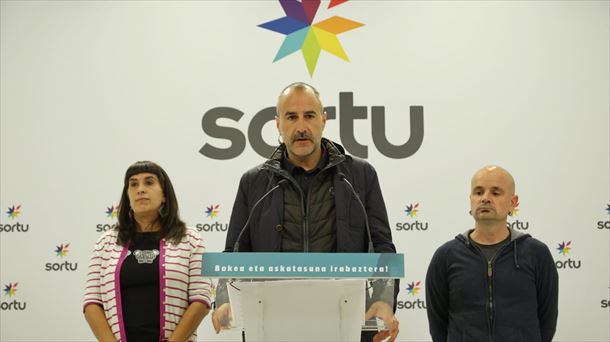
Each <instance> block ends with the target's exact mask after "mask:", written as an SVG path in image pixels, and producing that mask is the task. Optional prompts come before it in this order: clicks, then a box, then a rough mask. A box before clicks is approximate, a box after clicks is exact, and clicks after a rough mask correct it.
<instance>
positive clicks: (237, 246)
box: [233, 179, 288, 252]
mask: <svg viewBox="0 0 610 342" xmlns="http://www.w3.org/2000/svg"><path fill="white" fill-rule="evenodd" d="M286 183H288V180H286V179H282V180H280V181H279V182H277V184H276V185H275V186H274V187H273V188H271V189H269V191H267V192H266V193H265V194H264V195H263V196H261V198H259V199H258V201H256V203H254V205H253V206H252V210H250V214H248V219H246V223H244V227H243V228H242V229H241V231H240V232H239V235H237V240H236V241H235V244H234V245H233V252H239V240H240V239H241V236H242V235H244V232H245V231H246V228H248V224H249V223H250V219H251V218H252V215H253V214H254V210H255V209H256V207H258V205H259V204H260V203H261V202H262V201H263V200H264V199H265V198H267V196H269V195H270V194H271V193H272V192H274V191H275V190H277V189H279V188H281V187H282V186H283V185H284V184H286Z"/></svg>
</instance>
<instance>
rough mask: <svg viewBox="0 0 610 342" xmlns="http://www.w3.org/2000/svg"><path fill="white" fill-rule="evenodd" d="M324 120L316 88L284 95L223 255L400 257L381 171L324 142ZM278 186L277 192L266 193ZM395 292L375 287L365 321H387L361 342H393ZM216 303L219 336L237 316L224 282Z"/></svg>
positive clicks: (238, 202)
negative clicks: (273, 136)
mask: <svg viewBox="0 0 610 342" xmlns="http://www.w3.org/2000/svg"><path fill="white" fill-rule="evenodd" d="M326 119H327V116H326V112H325V111H324V106H323V105H322V101H321V100H320V94H319V93H318V91H317V90H316V89H315V88H314V87H313V86H311V85H309V84H307V83H302V82H297V83H293V84H290V85H288V86H287V87H286V88H284V89H283V90H282V92H281V93H280V96H279V97H278V101H277V116H276V118H275V123H276V127H277V130H278V134H279V139H278V140H279V141H280V142H281V143H280V145H279V146H278V148H277V149H276V150H275V152H273V154H272V155H271V157H270V158H269V159H268V160H267V161H265V162H264V163H263V164H261V165H258V166H256V167H254V168H252V169H250V170H248V171H247V172H246V173H244V175H243V176H242V178H241V181H240V183H239V187H238V190H237V195H236V197H235V202H234V204H233V212H232V213H231V221H230V222H229V229H228V231H227V238H226V243H225V252H236V250H235V247H236V246H237V245H238V247H239V248H238V249H239V252H293V253H296V252H305V253H335V252H337V253H366V252H369V251H370V252H376V253H396V247H395V246H394V243H393V242H392V232H391V229H390V225H389V223H388V214H387V211H386V207H385V203H384V200H383V195H382V193H381V188H380V186H379V179H378V177H377V172H376V171H375V169H374V168H373V166H372V165H370V164H369V163H368V162H366V161H365V160H361V159H358V158H355V157H352V156H350V155H348V154H346V153H345V150H344V149H343V147H342V146H341V145H339V144H337V143H335V142H332V141H330V140H329V139H326V138H324V137H323V132H324V128H325V127H326ZM348 182H349V183H348ZM282 183H283V184H284V185H283V186H281V188H278V185H280V184H282ZM352 186H353V188H354V189H355V190H354V191H355V192H356V193H357V194H359V195H358V196H359V200H360V201H361V202H362V205H363V206H364V208H363V210H360V208H361V207H360V204H359V203H358V202H357V201H358V199H357V198H356V197H355V196H354V194H353V192H352V190H351V189H350V187H352ZM274 187H275V188H276V189H278V190H277V191H274V190H272V191H271V192H269V191H270V190H271V189H273V188H274ZM266 193H268V194H269V196H267V195H265V194H266ZM265 196H267V197H265ZM263 197H265V198H263ZM261 199H264V201H263V202H260V206H258V207H257V206H256V205H257V201H260V200H261ZM246 224H247V226H246ZM367 224H368V226H369V227H370V238H369V234H368V230H367ZM242 232H243V233H242ZM242 234H243V235H242ZM369 246H370V248H369ZM394 284H395V285H394ZM397 291H398V281H396V282H395V283H394V282H386V281H376V282H373V283H372V293H371V296H370V297H367V309H366V313H365V318H366V319H372V318H374V317H377V318H380V319H382V320H383V322H384V329H383V330H381V331H379V332H371V331H363V332H362V335H361V341H366V342H370V341H381V340H384V339H386V338H388V339H387V341H388V342H393V341H394V340H396V337H397V336H398V333H399V328H398V325H399V323H398V320H397V319H396V316H395V315H394V311H395V310H396V304H395V303H396V296H397V294H398V292H397ZM215 304H216V309H215V310H214V312H213V314H212V323H213V325H214V329H215V330H216V332H217V333H218V332H220V331H221V327H222V326H223V325H226V323H227V322H228V320H229V318H230V317H231V315H232V312H231V307H230V305H229V303H228V296H227V291H226V283H224V282H219V285H218V288H217V291H216V302H215ZM296 337H297V338H298V336H296ZM246 340H247V332H246Z"/></svg>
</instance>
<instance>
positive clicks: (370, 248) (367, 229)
mask: <svg viewBox="0 0 610 342" xmlns="http://www.w3.org/2000/svg"><path fill="white" fill-rule="evenodd" d="M337 176H338V177H339V179H341V181H342V182H345V184H347V186H348V188H349V189H350V190H351V191H352V194H353V195H354V197H355V198H356V200H357V201H358V204H360V208H361V209H362V212H363V213H364V224H365V226H366V234H367V236H368V238H369V247H368V251H367V253H375V249H374V248H373V239H372V238H371V227H369V218H368V216H367V215H366V209H365V208H364V204H362V201H361V200H360V196H358V193H357V192H356V190H355V189H354V187H353V186H352V183H350V182H349V181H348V180H347V177H345V174H343V172H337Z"/></svg>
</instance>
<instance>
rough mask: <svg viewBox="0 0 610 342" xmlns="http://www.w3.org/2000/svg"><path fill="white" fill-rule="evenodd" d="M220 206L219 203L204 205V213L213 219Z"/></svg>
mask: <svg viewBox="0 0 610 342" xmlns="http://www.w3.org/2000/svg"><path fill="white" fill-rule="evenodd" d="M219 207H220V204H216V205H213V204H212V205H211V206H209V207H206V208H207V209H206V210H205V214H206V216H207V217H209V218H211V219H213V218H215V217H216V216H218V208H219Z"/></svg>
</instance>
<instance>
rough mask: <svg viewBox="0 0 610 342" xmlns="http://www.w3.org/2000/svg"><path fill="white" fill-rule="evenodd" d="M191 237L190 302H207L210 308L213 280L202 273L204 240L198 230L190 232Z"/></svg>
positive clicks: (206, 304)
mask: <svg viewBox="0 0 610 342" xmlns="http://www.w3.org/2000/svg"><path fill="white" fill-rule="evenodd" d="M190 234H192V235H191V239H192V241H190V242H189V243H190V245H189V247H190V248H192V250H191V257H190V260H189V284H188V297H189V299H188V300H189V304H190V303H192V302H200V303H203V304H205V306H207V307H208V308H210V307H211V305H210V303H211V300H210V295H211V292H212V291H211V286H210V284H211V282H210V280H209V279H205V278H204V277H203V276H202V275H201V270H202V267H203V265H202V263H203V262H205V260H203V252H204V247H203V240H202V239H201V237H199V236H198V235H196V234H197V233H196V232H194V231H193V232H190Z"/></svg>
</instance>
